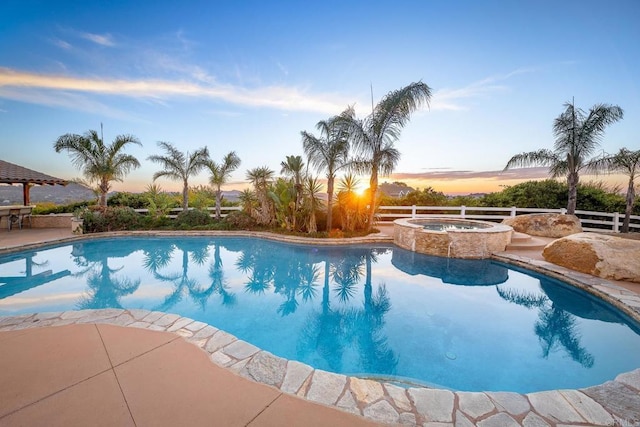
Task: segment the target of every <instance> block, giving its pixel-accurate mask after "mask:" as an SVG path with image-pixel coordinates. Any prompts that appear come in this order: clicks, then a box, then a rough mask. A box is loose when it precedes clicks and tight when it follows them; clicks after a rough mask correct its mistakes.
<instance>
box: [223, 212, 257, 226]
mask: <svg viewBox="0 0 640 427" xmlns="http://www.w3.org/2000/svg"><path fill="white" fill-rule="evenodd" d="M222 222H223V223H225V224H228V225H229V228H232V229H235V230H251V229H253V228H255V227H257V225H258V223H257V222H256V220H255V219H254V218H253V217H252V216H251V215H249V214H248V213H246V212H242V211H234V212H231V213H230V214H229V215H227V216H225V217H224V218H223V219H222Z"/></svg>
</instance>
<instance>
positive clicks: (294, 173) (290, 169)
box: [280, 156, 304, 230]
mask: <svg viewBox="0 0 640 427" xmlns="http://www.w3.org/2000/svg"><path fill="white" fill-rule="evenodd" d="M280 166H281V168H282V169H281V170H280V173H282V174H285V175H286V176H290V177H291V178H292V179H293V185H294V187H293V188H294V191H295V194H294V213H293V229H294V230H296V229H297V227H296V217H297V215H298V209H299V208H300V198H301V197H302V178H303V176H304V172H303V169H304V162H303V161H302V157H300V156H287V160H286V161H283V162H281V163H280Z"/></svg>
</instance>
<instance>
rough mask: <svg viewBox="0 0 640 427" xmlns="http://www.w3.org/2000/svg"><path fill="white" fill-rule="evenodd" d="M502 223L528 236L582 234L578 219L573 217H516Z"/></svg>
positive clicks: (540, 215)
mask: <svg viewBox="0 0 640 427" xmlns="http://www.w3.org/2000/svg"><path fill="white" fill-rule="evenodd" d="M502 223H503V224H506V225H510V226H511V227H512V228H513V229H514V230H515V231H517V232H519V233H525V234H528V235H530V236H539V237H554V238H558V237H565V236H569V235H572V234H575V233H582V225H580V219H579V218H578V217H577V216H575V215H566V214H554V213H543V214H530V215H518V216H514V217H511V218H507V219H505V220H503V221H502Z"/></svg>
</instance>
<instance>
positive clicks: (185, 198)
mask: <svg viewBox="0 0 640 427" xmlns="http://www.w3.org/2000/svg"><path fill="white" fill-rule="evenodd" d="M188 208H189V183H188V182H187V180H186V179H185V180H184V186H183V187H182V210H183V211H186V210H187V209H188Z"/></svg>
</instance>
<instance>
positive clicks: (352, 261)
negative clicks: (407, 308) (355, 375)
mask: <svg viewBox="0 0 640 427" xmlns="http://www.w3.org/2000/svg"><path fill="white" fill-rule="evenodd" d="M376 261H377V252H376V250H375V249H373V250H371V249H366V250H357V251H356V252H351V253H350V254H349V255H348V256H344V257H340V258H337V259H335V260H333V262H331V260H326V261H325V269H324V287H323V292H322V303H321V310H320V311H318V312H314V313H313V314H311V315H310V318H309V320H308V321H307V323H306V327H305V330H304V333H303V334H302V338H301V342H300V345H299V347H298V351H299V353H300V355H301V356H302V358H303V359H305V358H308V357H310V355H309V354H308V352H309V351H311V350H310V349H314V350H315V352H316V353H317V354H318V355H320V356H321V357H322V359H323V360H324V361H325V362H326V363H327V364H328V366H329V369H331V370H333V371H335V372H341V371H342V370H343V369H342V368H343V366H342V365H343V360H344V359H343V358H344V353H345V351H346V349H347V348H354V347H355V348H356V349H357V350H356V354H357V355H358V358H359V365H360V366H361V369H362V370H363V371H364V372H376V373H381V374H389V375H392V374H394V373H395V371H396V367H397V364H398V358H397V356H396V355H395V353H394V352H393V350H392V349H390V348H389V344H388V341H387V338H386V336H385V335H384V330H383V329H384V324H385V322H384V316H385V315H386V313H388V312H389V310H390V309H391V301H390V298H389V294H388V291H387V288H386V285H385V284H384V283H381V284H380V285H379V286H378V288H377V291H376V292H375V294H374V292H373V286H372V280H373V277H372V264H373V263H374V262H376ZM363 273H365V274H364V283H362V279H363ZM331 279H333V281H334V286H333V291H334V293H335V295H336V297H337V299H338V301H340V303H341V305H340V307H338V308H335V309H333V308H332V307H331V301H330V281H331ZM361 284H362V285H361ZM360 285H361V286H362V290H363V293H364V298H363V303H362V305H361V306H359V307H358V306H347V303H348V302H349V300H351V299H353V298H354V297H355V296H356V295H357V289H358V288H359V286H360ZM305 352H307V353H305Z"/></svg>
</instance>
